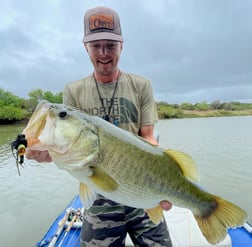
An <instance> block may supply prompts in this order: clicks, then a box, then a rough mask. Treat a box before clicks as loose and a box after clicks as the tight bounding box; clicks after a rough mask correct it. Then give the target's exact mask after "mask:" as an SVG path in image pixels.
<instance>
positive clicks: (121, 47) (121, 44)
mask: <svg viewBox="0 0 252 247" xmlns="http://www.w3.org/2000/svg"><path fill="white" fill-rule="evenodd" d="M120 49H121V52H122V50H123V42H120Z"/></svg>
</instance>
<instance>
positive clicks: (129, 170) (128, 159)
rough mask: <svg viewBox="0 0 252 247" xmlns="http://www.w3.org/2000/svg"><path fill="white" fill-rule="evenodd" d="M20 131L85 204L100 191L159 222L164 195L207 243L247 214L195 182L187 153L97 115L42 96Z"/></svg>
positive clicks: (220, 235) (196, 175)
mask: <svg viewBox="0 0 252 247" xmlns="http://www.w3.org/2000/svg"><path fill="white" fill-rule="evenodd" d="M23 134H24V135H25V136H26V138H27V141H28V148H30V149H33V150H48V152H49V154H50V156H51V157H52V160H53V162H54V163H55V164H56V165H57V166H58V167H59V168H60V169H64V170H66V171H68V172H69V173H70V174H71V175H72V176H74V177H75V178H77V179H78V180H79V181H80V197H81V199H82V202H83V206H84V207H86V208H88V207H90V206H91V205H92V203H93V201H94V200H95V198H96V195H97V193H98V194H101V195H103V196H105V197H107V198H108V199H111V200H113V201H116V202H118V203H122V204H124V205H128V206H131V207H136V208H144V209H145V210H146V211H147V213H148V214H149V216H150V218H151V219H152V220H153V222H154V223H158V222H159V221H160V220H163V213H162V209H161V207H160V206H159V202H160V201H163V200H167V201H170V202H171V203H172V204H174V205H176V206H178V207H184V208H188V209H190V210H191V211H192V213H193V215H194V217H195V219H196V221H197V223H198V225H199V228H200V230H201V232H202V234H203V235H204V236H205V238H206V240H207V241H208V242H209V243H211V244H216V243H218V242H220V241H221V240H223V239H224V238H225V236H226V234H227V228H230V227H232V228H234V227H237V226H241V225H243V224H244V221H245V220H246V219H247V214H246V212H244V211H243V210H242V209H241V208H240V207H238V206H236V205H234V204H232V203H230V202H228V201H226V200H224V199H222V198H220V197H218V196H215V195H212V194H210V193H208V192H206V191H204V190H202V189H201V188H199V187H198V186H197V185H196V183H197V182H198V177H199V175H198V172H197V168H196V166H195V164H194V162H193V160H192V158H191V157H190V156H189V155H187V154H185V153H183V152H179V151H176V150H171V149H168V150H164V149H162V148H160V147H158V146H154V145H151V144H149V143H148V142H146V141H144V140H143V139H142V138H140V137H138V136H135V135H133V134H131V133H129V132H127V131H124V130H122V129H120V128H118V127H116V126H114V125H112V124H110V123H108V122H106V121H104V120H103V119H100V118H98V117H95V116H90V115H88V114H86V113H83V112H79V111H76V110H71V109H68V108H67V107H65V106H64V105H62V104H51V103H49V102H47V101H42V102H41V103H40V104H38V106H37V108H36V110H35V111H34V113H33V115H32V117H31V118H30V120H29V122H28V124H27V126H26V128H25V129H24V131H23Z"/></svg>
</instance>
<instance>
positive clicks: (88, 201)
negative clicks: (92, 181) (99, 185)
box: [79, 183, 97, 208]
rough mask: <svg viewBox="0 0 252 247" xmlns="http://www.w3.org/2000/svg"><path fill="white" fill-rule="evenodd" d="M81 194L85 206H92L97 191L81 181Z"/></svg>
mask: <svg viewBox="0 0 252 247" xmlns="http://www.w3.org/2000/svg"><path fill="white" fill-rule="evenodd" d="M79 194H80V199H81V202H82V205H83V207H84V208H89V207H91V206H92V204H93V202H94V201H95V199H96V196H97V194H96V192H95V191H93V190H91V189H90V188H89V187H88V186H87V185H86V184H84V183H80V188H79Z"/></svg>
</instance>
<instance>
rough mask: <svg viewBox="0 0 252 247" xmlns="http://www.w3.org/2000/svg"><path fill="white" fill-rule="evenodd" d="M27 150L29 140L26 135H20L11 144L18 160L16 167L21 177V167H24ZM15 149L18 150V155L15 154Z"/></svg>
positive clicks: (14, 154)
mask: <svg viewBox="0 0 252 247" xmlns="http://www.w3.org/2000/svg"><path fill="white" fill-rule="evenodd" d="M26 148H27V140H26V138H25V135H24V134H18V135H17V137H16V139H15V140H14V141H13V142H11V150H12V154H13V156H14V157H15V159H16V166H17V171H18V175H19V176H20V175H21V173H20V170H19V165H21V166H22V165H23V163H24V154H25V149H26ZM14 149H15V150H16V153H15V152H14Z"/></svg>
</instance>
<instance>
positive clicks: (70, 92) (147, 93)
mask: <svg viewBox="0 0 252 247" xmlns="http://www.w3.org/2000/svg"><path fill="white" fill-rule="evenodd" d="M97 85H98V90H97V87H96V83H95V80H94V77H93V75H90V76H88V77H86V78H83V79H81V80H78V81H74V82H71V83H69V84H67V85H66V86H65V89H64V94H63V102H64V104H65V105H66V106H68V107H70V108H73V109H78V110H80V111H85V112H87V113H89V114H91V115H96V116H98V117H102V118H105V116H106V115H108V114H109V108H110V107H111V111H110V116H111V122H112V123H114V124H115V125H117V126H118V127H120V128H123V129H125V130H128V131H130V132H133V133H135V134H138V132H139V129H140V127H141V126H145V125H153V124H154V123H155V122H156V121H157V119H158V117H157V109H156V104H155V102H154V98H153V93H152V88H151V84H150V81H148V80H146V79H144V78H142V77H140V76H137V75H133V74H129V73H125V72H121V74H120V77H119V78H118V84H117V87H116V82H111V83H106V84H104V83H99V82H97ZM115 87H116V91H115V95H114V99H113V104H112V105H111V102H112V98H113V93H114V90H115ZM98 91H99V92H98ZM99 93H100V96H101V97H99ZM101 101H103V102H101Z"/></svg>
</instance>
